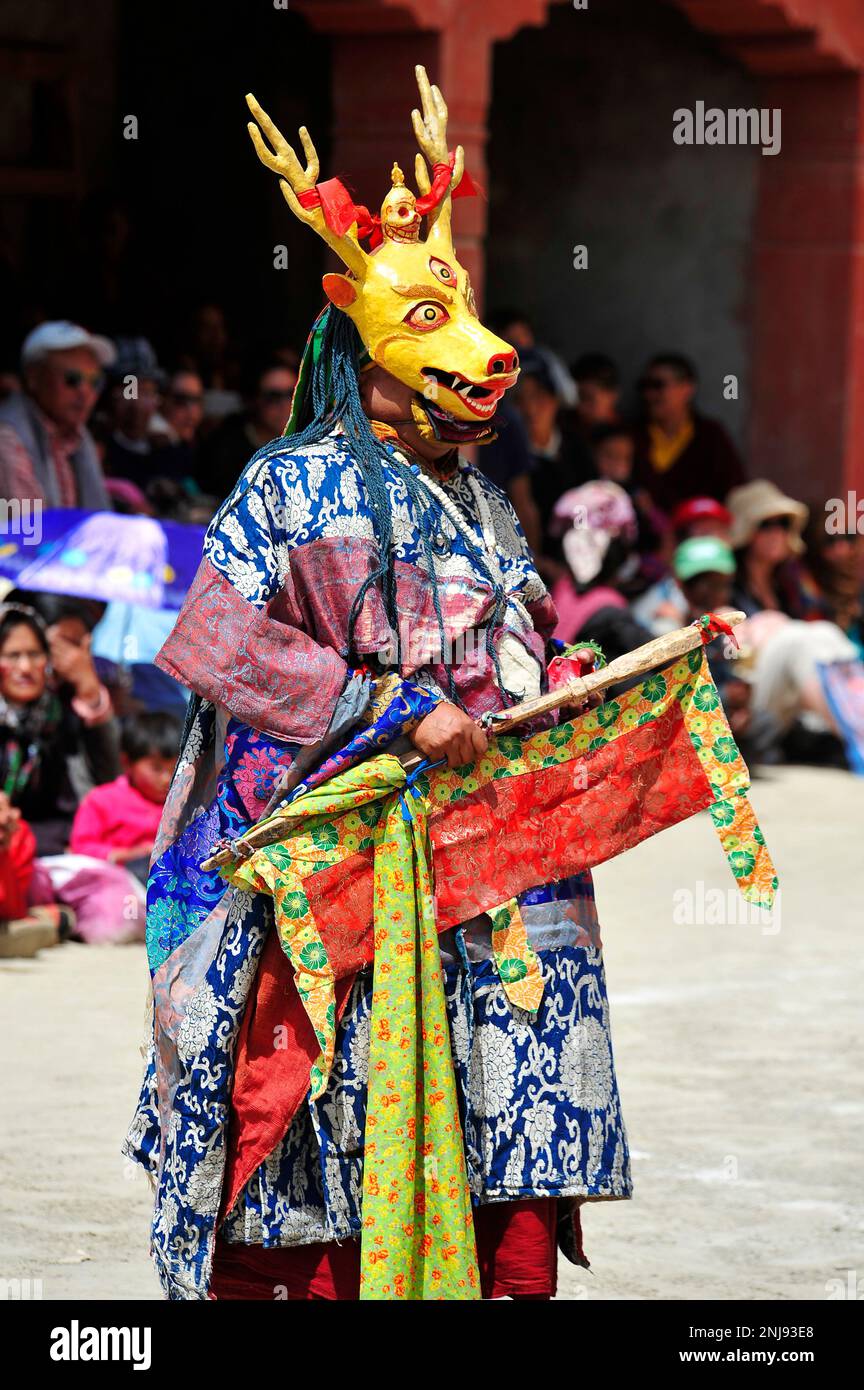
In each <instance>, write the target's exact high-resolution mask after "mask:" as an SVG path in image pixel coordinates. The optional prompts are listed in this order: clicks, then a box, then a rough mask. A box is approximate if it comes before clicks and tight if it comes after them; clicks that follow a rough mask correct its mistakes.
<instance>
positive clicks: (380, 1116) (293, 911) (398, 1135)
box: [229, 754, 533, 1300]
mask: <svg viewBox="0 0 864 1390" xmlns="http://www.w3.org/2000/svg"><path fill="white" fill-rule="evenodd" d="M406 782H407V779H406V774H405V771H404V769H403V767H402V765H401V764H400V763H399V761H398V759H396V758H394V757H391V756H389V755H388V754H382V755H381V756H379V757H377V758H374V759H372V760H370V761H369V762H368V763H366V764H363V765H361V766H360V767H357V768H352V769H351V770H350V771H348V772H346V773H343V774H342V775H341V776H339V777H336V778H333V779H332V780H331V781H330V782H328V783H326V784H325V786H323V787H321V788H318V789H317V791H314V792H309V793H306V794H305V795H304V796H303V797H301V798H299V799H298V801H297V802H296V803H295V806H294V807H293V808H292V811H293V812H294V813H295V817H296V821H297V832H296V833H295V834H292V835H289V837H288V838H287V839H285V840H283V841H281V842H280V843H279V844H273V845H267V846H266V847H265V848H263V849H260V850H258V851H257V852H256V853H255V854H254V855H252V857H251V858H250V859H248V860H247V861H246V862H245V863H244V864H241V865H238V866H236V867H235V868H233V869H231V870H230V875H229V876H230V878H231V880H232V881H233V882H234V883H236V884H238V885H239V886H242V887H245V888H251V889H254V890H257V891H259V892H266V893H270V894H272V895H273V899H274V905H275V912H276V921H277V926H278V929H279V934H280V937H281V940H282V944H283V947H284V949H285V951H286V953H287V955H288V958H289V960H290V961H291V964H292V965H293V967H294V970H295V972H296V981H297V989H298V993H299V994H300V997H301V999H302V1001H303V1004H304V1007H305V1009H306V1011H307V1013H308V1015H309V1017H310V1019H311V1020H312V1024H313V1026H314V1028H315V1032H316V1035H317V1037H318V1041H319V1043H320V1044H321V1048H322V1052H321V1056H320V1058H319V1059H318V1061H317V1062H316V1064H315V1066H314V1067H313V1070H312V1098H313V1099H315V1098H317V1097H318V1096H320V1095H321V1093H322V1091H323V1089H324V1087H325V1085H326V1081H327V1076H328V1074H329V1070H330V1066H331V1063H332V1059H333V1046H334V1036H335V993H334V978H333V970H332V967H331V965H330V962H329V960H328V957H327V952H326V950H325V948H324V943H323V941H322V940H321V937H320V935H319V933H318V930H317V928H316V926H315V921H314V918H313V916H312V913H311V911H310V908H309V902H308V899H307V898H306V894H305V892H304V889H303V879H304V878H308V876H309V874H310V873H314V872H315V870H316V869H317V868H321V867H324V866H326V865H330V864H333V863H337V862H338V861H339V860H340V859H343V858H345V857H346V856H347V855H348V854H353V853H354V852H355V851H356V850H357V849H360V848H366V847H368V845H369V835H368V830H369V829H370V828H371V830H372V837H371V838H372V844H373V846H374V909H373V929H374V935H375V956H374V975H373V994H372V1016H371V1030H370V1047H369V1098H368V1108H367V1118H366V1138H365V1155H364V1163H363V1235H362V1241H361V1282H360V1297H361V1298H362V1299H387V1300H389V1299H399V1298H403V1299H447V1300H455V1299H476V1298H479V1297H480V1280H479V1275H478V1270H477V1255H476V1249H475V1242H474V1223H473V1218H472V1215H471V1199H470V1194H469V1191H468V1180H467V1173H466V1169H465V1149H464V1145H463V1141H462V1129H461V1125H460V1122H459V1110H458V1103H457V1096H456V1078H455V1073H454V1069H453V1060H452V1056H451V1052H450V1033H449V1029H448V1024H447V1012H446V1005H445V999H444V981H443V977H442V968H441V953H440V950H439V946H438V934H437V931H436V927H435V915H434V908H433V898H432V882H431V875H430V866H429V852H428V840H427V824H426V800H425V796H424V795H423V793H422V792H421V791H420V789H419V788H418V787H417V786H416V785H415V786H411V787H410V788H409V789H407V790H404V789H405V788H406ZM382 797H386V800H385V801H384V804H383V806H380V807H375V816H374V822H375V823H374V825H372V826H371V827H370V826H369V825H368V824H367V823H364V820H363V819H362V811H363V808H364V807H368V806H369V804H370V802H372V801H376V800H380V799H381V798H382ZM334 817H339V818H340V833H339V834H337V833H336V832H335V831H334V830H333V827H332V823H331V822H332V820H333V818H334ZM370 819H372V817H367V822H368V820H370ZM364 832H366V833H365V834H364ZM520 920H521V919H520ZM523 930H524V929H523ZM532 954H533V953H532ZM526 978H527V972H526Z"/></svg>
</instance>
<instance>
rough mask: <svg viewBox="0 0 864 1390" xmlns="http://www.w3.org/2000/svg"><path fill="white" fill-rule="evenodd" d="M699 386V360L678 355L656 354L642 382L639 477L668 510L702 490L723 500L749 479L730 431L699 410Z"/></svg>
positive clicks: (638, 442) (638, 438)
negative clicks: (696, 365)
mask: <svg viewBox="0 0 864 1390" xmlns="http://www.w3.org/2000/svg"><path fill="white" fill-rule="evenodd" d="M697 387H698V377H697V375H696V370H695V368H694V366H693V364H692V363H691V362H690V361H689V360H688V359H687V358H686V357H682V356H680V354H678V353H664V354H661V355H659V356H657V357H653V358H652V359H651V361H650V362H649V363H648V367H647V369H646V370H645V372H644V373H643V376H642V379H641V381H640V382H639V390H640V393H641V396H642V402H643V407H644V418H643V421H642V423H641V424H640V426H639V428H638V430H637V432H636V466H635V470H634V478H635V481H636V483H637V485H638V486H639V487H640V488H644V489H645V490H646V492H647V493H648V494H649V496H650V497H651V499H652V500H653V501H654V502H655V503H656V505H657V506H658V507H660V508H661V509H662V510H663V511H668V512H671V511H672V510H674V508H675V507H676V506H677V505H678V504H679V503H680V502H684V501H686V500H687V499H688V498H690V497H695V496H696V495H697V494H698V495H699V496H700V497H713V498H716V500H717V501H718V502H722V501H723V499H724V498H725V496H726V494H727V493H728V492H729V491H730V489H731V488H733V487H737V486H738V485H739V484H740V483H743V482H744V466H743V464H742V462H741V458H740V456H739V454H738V451H737V449H736V448H735V445H734V444H733V443H732V440H731V439H730V438H729V435H728V434H727V432H726V430H725V429H724V428H723V426H722V425H721V424H720V423H719V421H717V420H709V419H708V418H707V416H705V415H701V414H700V413H699V412H698V411H696V410H694V408H693V398H694V397H695V395H696V390H697Z"/></svg>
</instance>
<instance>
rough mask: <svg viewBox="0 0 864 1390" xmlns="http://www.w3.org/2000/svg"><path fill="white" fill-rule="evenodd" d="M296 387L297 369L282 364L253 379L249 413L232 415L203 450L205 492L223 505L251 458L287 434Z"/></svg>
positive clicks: (201, 474) (201, 472)
mask: <svg viewBox="0 0 864 1390" xmlns="http://www.w3.org/2000/svg"><path fill="white" fill-rule="evenodd" d="M296 383H297V372H296V370H295V368H294V367H291V366H288V365H286V364H285V363H282V362H279V361H278V360H275V361H272V362H268V363H267V365H266V366H264V368H263V369H262V370H260V371H258V372H257V373H256V374H255V375H254V376H253V378H252V379H251V381H250V383H249V387H250V389H249V391H248V392H247V400H248V407H247V409H246V410H244V411H241V412H240V413H238V414H236V415H229V416H228V418H227V419H225V420H223V421H222V423H221V424H220V425H219V426H218V427H217V428H216V429H215V430H214V431H213V433H212V434H211V435H210V436H209V438H207V439H206V440H205V442H204V444H203V446H202V449H201V454H200V460H199V469H198V477H199V481H200V484H201V487H202V488H203V489H204V490H206V491H207V492H210V493H212V494H213V495H214V496H215V497H218V498H219V500H220V501H221V500H222V499H223V498H225V497H227V496H228V494H229V493H230V492H231V490H232V489H233V487H234V485H235V484H236V482H237V479H238V478H239V477H240V474H241V473H242V472H243V469H244V468H245V467H246V464H247V463H248V461H249V457H250V454H254V453H257V451H258V450H259V449H260V448H261V446H262V445H263V444H268V443H269V442H270V440H271V439H275V438H276V437H277V436H278V435H280V434H281V433H282V431H283V430H284V428H285V422H286V420H287V419H288V416H289V414H290V413H291V398H292V396H293V394H294V387H295V385H296Z"/></svg>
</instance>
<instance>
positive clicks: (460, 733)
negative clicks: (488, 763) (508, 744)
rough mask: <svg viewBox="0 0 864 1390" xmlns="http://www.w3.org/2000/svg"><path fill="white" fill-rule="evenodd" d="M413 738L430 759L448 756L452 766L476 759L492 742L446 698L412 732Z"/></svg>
mask: <svg viewBox="0 0 864 1390" xmlns="http://www.w3.org/2000/svg"><path fill="white" fill-rule="evenodd" d="M411 742H412V743H413V744H414V747H415V748H416V749H418V750H419V751H420V752H421V753H422V754H423V756H424V758H428V759H429V761H430V763H436V762H439V761H440V760H441V759H442V758H446V759H447V763H448V766H449V767H461V766H462V764H463V763H473V762H474V761H475V760H476V759H477V758H479V757H480V756H481V755H482V754H483V753H485V752H486V749H487V748H488V746H489V740H488V739H487V737H486V735H485V734H484V732H483V730H482V729H481V728H480V727H479V725H477V724H475V723H474V720H473V719H471V718H470V717H469V716H468V715H467V714H465V713H464V711H463V710H461V709H459V708H458V706H457V705H451V704H450V703H449V701H447V700H445V701H443V702H442V703H441V704H440V705H436V707H435V709H433V711H432V713H431V714H427V715H426V717H425V718H424V719H421V720H420V723H419V724H418V725H417V727H416V729H415V730H414V732H413V734H411Z"/></svg>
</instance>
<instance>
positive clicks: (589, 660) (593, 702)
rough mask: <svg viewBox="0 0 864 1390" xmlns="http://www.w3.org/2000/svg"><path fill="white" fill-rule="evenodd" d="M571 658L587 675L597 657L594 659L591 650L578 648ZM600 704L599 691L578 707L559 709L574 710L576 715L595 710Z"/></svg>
mask: <svg viewBox="0 0 864 1390" xmlns="http://www.w3.org/2000/svg"><path fill="white" fill-rule="evenodd" d="M573 657H574V658H575V660H577V661H579V662H581V663H582V669H583V671H585V672H586V673H587V671H589V670H593V668H594V665H595V663H596V661H597V657H596V655H595V653H594V652H592V650H591V648H590V647H580V648H579V649H578V651H575V652H574V653H573ZM602 703H603V696H602V694H601V693H600V691H599V690H595V691H594V692H593V694H591V695H589V696H588V699H587V700H584V701H583V702H582V703H581V704H578V705H562V706H561V708H562V709H572V710H574V711H575V712H577V713H584V711H585V710H586V709H596V708H597V706H598V705H602Z"/></svg>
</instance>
